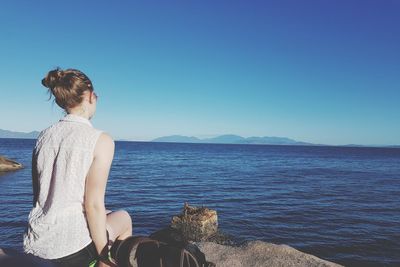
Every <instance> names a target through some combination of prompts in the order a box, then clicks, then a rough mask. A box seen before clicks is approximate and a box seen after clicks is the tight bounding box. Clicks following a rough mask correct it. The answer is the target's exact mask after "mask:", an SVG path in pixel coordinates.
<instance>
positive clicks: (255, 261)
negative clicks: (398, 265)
mask: <svg viewBox="0 0 400 267" xmlns="http://www.w3.org/2000/svg"><path fill="white" fill-rule="evenodd" d="M196 245H198V246H199V248H200V250H201V251H202V252H203V253H204V254H205V255H206V258H207V261H211V262H213V263H215V264H216V266H218V267H242V266H243V267H250V266H254V267H262V266H269V267H278V266H279V267H282V266H285V267H302V266H304V267H313V266H315V267H317V266H318V267H339V266H342V265H338V264H336V263H332V262H329V261H326V260H322V259H320V258H317V257H315V256H313V255H310V254H306V253H303V252H300V251H298V250H296V249H294V248H292V247H289V246H286V245H275V244H270V243H265V242H262V241H251V242H249V243H247V244H246V245H244V246H241V247H232V246H225V245H220V244H216V243H213V242H199V243H196Z"/></svg>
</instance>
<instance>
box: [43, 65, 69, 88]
mask: <svg viewBox="0 0 400 267" xmlns="http://www.w3.org/2000/svg"><path fill="white" fill-rule="evenodd" d="M64 76H65V73H64V71H63V70H61V69H60V68H56V69H54V70H51V71H49V73H47V75H46V77H44V78H43V79H42V84H43V86H45V87H47V88H49V89H51V90H53V88H54V87H56V86H57V85H58V84H60V82H61V80H62V79H63V77H64Z"/></svg>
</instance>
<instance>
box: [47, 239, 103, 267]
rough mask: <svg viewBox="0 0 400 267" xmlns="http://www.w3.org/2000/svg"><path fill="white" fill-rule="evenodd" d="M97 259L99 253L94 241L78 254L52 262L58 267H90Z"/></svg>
mask: <svg viewBox="0 0 400 267" xmlns="http://www.w3.org/2000/svg"><path fill="white" fill-rule="evenodd" d="M96 258H97V251H96V247H95V245H94V243H93V241H92V243H90V244H89V245H87V246H86V247H84V248H83V249H81V250H79V251H78V252H75V253H73V254H70V255H68V256H65V257H62V258H58V259H52V260H51V262H53V263H54V264H55V265H56V266H57V267H83V266H89V264H90V263H91V262H92V261H93V260H95V259H96Z"/></svg>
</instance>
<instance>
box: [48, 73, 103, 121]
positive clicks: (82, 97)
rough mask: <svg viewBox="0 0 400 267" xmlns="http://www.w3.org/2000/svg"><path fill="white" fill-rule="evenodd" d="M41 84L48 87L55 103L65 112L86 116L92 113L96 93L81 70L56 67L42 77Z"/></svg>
mask: <svg viewBox="0 0 400 267" xmlns="http://www.w3.org/2000/svg"><path fill="white" fill-rule="evenodd" d="M42 84H43V85H44V86H45V87H47V88H48V89H49V92H50V93H51V94H52V95H53V96H54V99H55V102H56V103H57V105H59V106H60V107H61V108H63V109H64V110H65V111H66V112H67V113H82V114H80V115H86V116H87V117H88V118H90V117H92V116H93V115H94V113H95V111H96V102H97V101H96V100H97V95H96V94H95V93H94V88H93V85H92V82H91V81H90V79H89V78H88V77H87V76H86V75H85V74H84V73H83V72H81V71H79V70H76V69H66V70H61V69H60V68H56V69H54V70H51V71H49V73H48V74H47V75H46V77H45V78H43V79H42ZM50 97H51V96H50ZM83 113H84V114H83Z"/></svg>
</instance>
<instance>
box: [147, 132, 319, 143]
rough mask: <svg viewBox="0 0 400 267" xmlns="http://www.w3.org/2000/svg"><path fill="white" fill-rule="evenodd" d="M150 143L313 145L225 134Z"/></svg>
mask: <svg viewBox="0 0 400 267" xmlns="http://www.w3.org/2000/svg"><path fill="white" fill-rule="evenodd" d="M152 142H173V143H211V144H263V145H314V144H311V143H306V142H300V141H296V140H293V139H290V138H286V137H275V136H272V137H271V136H264V137H258V136H253V137H247V138H245V137H242V136H239V135H233V134H226V135H220V136H217V137H213V138H203V139H200V138H197V137H194V136H183V135H170V136H163V137H159V138H156V139H154V140H152Z"/></svg>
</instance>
